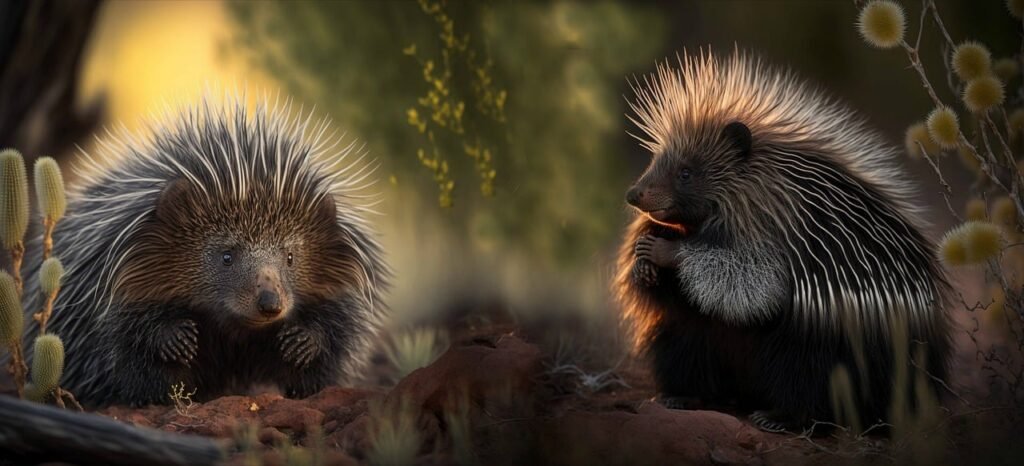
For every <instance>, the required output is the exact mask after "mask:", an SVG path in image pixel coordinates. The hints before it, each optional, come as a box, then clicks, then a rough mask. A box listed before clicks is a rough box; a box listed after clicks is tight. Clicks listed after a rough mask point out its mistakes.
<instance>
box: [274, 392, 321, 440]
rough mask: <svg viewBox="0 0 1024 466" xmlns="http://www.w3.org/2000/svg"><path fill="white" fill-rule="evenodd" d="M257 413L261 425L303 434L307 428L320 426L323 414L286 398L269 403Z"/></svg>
mask: <svg viewBox="0 0 1024 466" xmlns="http://www.w3.org/2000/svg"><path fill="white" fill-rule="evenodd" d="M259 413H260V420H261V421H262V424H263V425H265V426H269V427H276V428H278V429H289V430H291V431H293V432H299V433H305V432H306V429H307V428H308V427H309V426H314V425H315V426H320V425H322V424H323V421H324V413H322V412H320V411H317V410H315V409H313V408H308V407H306V404H305V403H304V402H302V401H299V400H290V399H287V398H285V399H280V400H277V401H274V402H271V403H270V405H269V406H267V407H265V408H263V409H261V410H260V411H259Z"/></svg>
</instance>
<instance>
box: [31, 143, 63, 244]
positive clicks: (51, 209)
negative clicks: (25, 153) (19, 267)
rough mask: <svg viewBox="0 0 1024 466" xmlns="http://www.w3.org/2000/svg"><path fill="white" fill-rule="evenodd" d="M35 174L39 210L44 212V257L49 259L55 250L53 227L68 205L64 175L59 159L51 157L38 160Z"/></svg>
mask: <svg viewBox="0 0 1024 466" xmlns="http://www.w3.org/2000/svg"><path fill="white" fill-rule="evenodd" d="M33 174H34V179H35V184H36V199H38V200H39V212H41V213H42V214H43V228H44V232H43V259H48V258H49V257H50V253H51V252H52V251H53V228H54V227H55V226H56V225H57V221H58V220H60V219H61V217H63V216H64V211H65V210H66V209H67V206H68V201H67V198H66V197H65V195H64V177H63V176H61V174H60V166H59V165H57V161H56V160H54V159H53V158H51V157H41V158H39V160H36V164H35V167H34V169H33Z"/></svg>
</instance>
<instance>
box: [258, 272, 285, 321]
mask: <svg viewBox="0 0 1024 466" xmlns="http://www.w3.org/2000/svg"><path fill="white" fill-rule="evenodd" d="M283 291H284V290H283V289H282V286H281V279H280V277H279V276H278V274H277V272H275V271H274V270H272V269H270V268H264V269H262V270H260V271H259V276H258V278H257V280H256V311H257V312H259V314H260V316H262V317H264V318H267V319H273V318H276V317H278V316H279V315H281V314H282V313H283V312H284V310H285V305H284V304H285V302H284V293H283Z"/></svg>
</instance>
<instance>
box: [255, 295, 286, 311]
mask: <svg viewBox="0 0 1024 466" xmlns="http://www.w3.org/2000/svg"><path fill="white" fill-rule="evenodd" d="M256 307H257V308H258V309H259V311H260V314H262V315H263V316H264V317H277V315H278V314H280V313H281V296H279V295H278V294H277V293H275V292H273V291H270V290H262V291H260V294H259V296H258V297H257V298H256Z"/></svg>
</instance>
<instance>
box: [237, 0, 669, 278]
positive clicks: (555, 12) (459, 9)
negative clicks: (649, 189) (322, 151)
mask: <svg viewBox="0 0 1024 466" xmlns="http://www.w3.org/2000/svg"><path fill="white" fill-rule="evenodd" d="M230 12H231V17H232V18H233V19H234V20H235V21H236V22H237V23H238V25H239V27H238V32H239V34H238V35H237V36H236V37H235V38H234V40H233V41H232V42H231V44H230V47H231V48H232V49H234V47H239V48H241V49H243V50H247V51H248V52H249V54H250V57H251V59H252V60H254V62H255V63H257V64H258V65H259V66H260V67H262V68H265V69H267V70H269V72H270V73H271V74H272V75H273V76H275V77H278V78H279V79H281V80H282V82H284V83H285V85H286V86H287V89H288V92H289V93H290V94H292V95H295V96H297V97H298V98H299V99H300V100H303V101H307V102H317V103H318V105H320V106H322V108H324V109H325V110H326V111H327V112H328V113H329V114H330V115H332V116H333V117H334V118H335V120H336V122H337V124H338V125H339V126H341V127H342V128H345V129H346V130H348V131H350V134H352V135H355V136H356V137H358V138H359V139H360V140H362V141H363V142H365V143H366V144H367V147H369V148H371V149H370V150H371V152H372V155H373V156H374V157H376V158H377V159H379V160H381V161H383V162H384V169H383V170H382V172H381V176H382V177H388V178H390V179H391V180H392V182H393V183H395V184H396V185H397V187H398V188H399V189H397V190H396V193H397V197H393V198H391V199H389V201H388V202H394V203H399V204H407V203H415V204H420V205H421V206H422V207H423V208H424V209H430V210H431V211H433V212H436V213H437V214H438V215H441V216H443V218H445V219H446V222H447V223H448V226H449V227H451V228H453V229H454V231H453V232H454V233H455V234H456V235H458V236H460V237H464V238H469V242H470V243H471V244H472V245H473V246H474V247H475V248H480V249H483V250H487V249H495V248H500V249H504V250H518V251H522V252H523V253H525V254H528V255H530V256H531V257H532V258H533V259H535V260H539V261H541V262H546V263H552V264H562V265H566V266H569V267H580V266H582V265H583V264H584V263H585V261H587V260H588V258H590V257H591V256H592V255H593V254H594V252H595V251H599V250H602V249H603V248H604V247H605V246H606V245H607V244H608V243H609V242H610V241H611V239H612V238H613V237H614V236H615V235H616V234H617V232H618V227H619V222H618V221H617V219H618V218H619V216H620V215H621V213H622V211H623V208H622V206H621V204H622V203H621V202H619V201H620V198H621V193H620V192H619V191H621V190H620V189H610V188H609V187H610V186H624V185H625V184H626V183H627V182H628V179H629V177H630V174H629V173H628V171H627V170H626V167H628V165H627V161H628V160H627V158H626V157H624V156H623V151H624V147H625V142H626V141H625V139H626V137H627V136H626V135H625V133H624V132H623V131H622V127H621V124H620V123H621V120H622V119H621V117H620V116H621V115H622V113H623V111H624V108H625V106H624V101H623V100H622V99H621V97H620V96H621V95H622V94H623V91H624V85H625V79H624V78H625V76H626V75H628V74H630V73H634V72H639V71H643V70H644V69H645V68H646V67H648V66H649V65H650V63H651V57H654V56H657V54H658V52H659V51H660V49H661V48H662V47H663V46H664V45H663V44H664V40H665V34H666V28H667V24H666V23H665V21H664V19H663V18H662V17H661V16H660V15H658V14H657V11H656V10H655V9H654V8H652V7H650V6H641V7H637V6H635V5H631V4H625V3H611V2H599V3H587V2H581V3H540V2H538V3H533V2H440V3H438V2H435V1H423V2H287V3H269V2H258V3H231V4H230ZM356 25H366V26H367V27H355V26H356ZM425 78H426V79H425ZM438 96H440V98H441V99H445V101H444V102H442V103H441V104H440V105H437V106H438V107H444V106H447V105H449V104H450V108H449V110H448V112H450V113H448V114H446V113H445V110H444V108H441V109H440V110H438V109H433V110H432V108H431V105H432V103H431V100H432V99H437V98H438ZM452 113H454V114H456V115H457V116H458V118H455V116H453V115H452ZM439 114H440V115H442V116H441V117H438V115H439ZM444 115H447V116H444ZM424 159H426V161H424ZM447 190H450V192H449V191H447ZM385 210H386V209H385Z"/></svg>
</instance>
